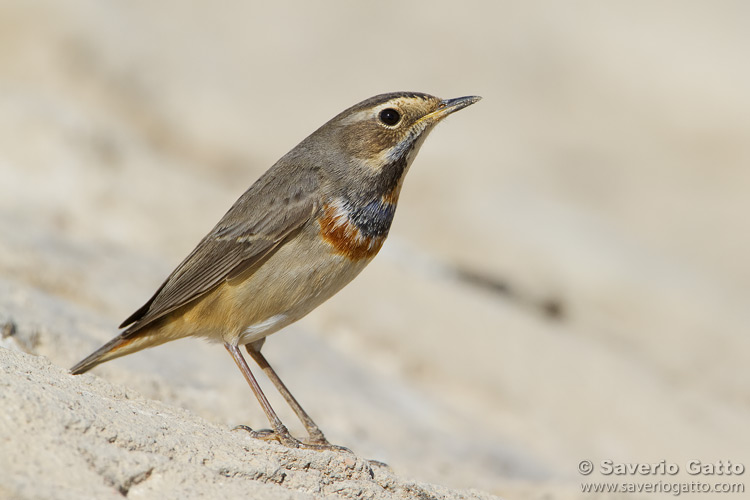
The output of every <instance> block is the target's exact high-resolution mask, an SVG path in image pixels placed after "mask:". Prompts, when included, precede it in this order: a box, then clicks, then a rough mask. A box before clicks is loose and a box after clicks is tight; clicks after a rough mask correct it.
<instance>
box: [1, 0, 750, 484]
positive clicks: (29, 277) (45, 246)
mask: <svg viewBox="0 0 750 500" xmlns="http://www.w3.org/2000/svg"><path fill="white" fill-rule="evenodd" d="M748 19H750V4H748V3H747V2H741V1H734V2H733V1H725V2H697V1H696V2H691V1H680V2H677V1H673V2H669V1H666V2H626V1H621V2H619V1H618V2H594V1H573V2H553V1H535V2H481V1H468V2H461V3H460V4H458V3H453V2H445V1H429V2H428V1H414V2H395V1H389V2H370V3H359V2H357V3H353V2H345V1H325V2H302V1H296V2H292V1H282V2H274V3H271V2H268V3H260V2H240V1H234V0H233V1H226V2H221V3H219V4H217V3H209V2H202V3H201V2H190V3H189V5H188V4H186V3H185V2H179V1H175V0H165V1H161V2H157V3H154V2H147V1H131V2H125V1H111V2H97V1H93V0H90V1H85V0H76V1H69V2H64V3H61V2H54V1H49V0H46V1H45V0H39V1H33V2H12V1H11V2H2V3H0V235H1V236H0V277H1V278H2V280H3V281H5V282H6V283H8V284H9V286H8V288H7V289H8V290H11V292H8V293H6V294H5V296H4V297H0V302H1V303H2V308H3V314H4V315H6V316H11V317H14V318H16V320H17V321H20V320H19V318H23V317H24V314H27V313H26V312H24V311H26V309H24V308H23V307H22V306H21V305H19V304H21V303H22V302H23V301H22V300H21V299H18V297H19V293H21V292H19V290H27V291H29V292H28V293H31V292H30V290H33V291H34V293H36V292H38V291H40V292H43V293H45V294H48V295H50V296H52V297H54V298H56V299H59V300H60V301H61V303H62V304H63V305H65V307H68V306H69V307H71V308H74V309H75V311H78V313H76V314H80V315H82V316H80V317H82V318H85V319H80V320H76V321H77V322H76V321H73V322H72V323H70V324H69V326H68V327H65V328H63V327H61V326H60V325H59V324H56V322H55V321H54V320H52V319H50V321H48V322H46V320H44V319H42V318H43V317H46V316H43V315H36V316H34V315H29V316H28V318H27V319H26V320H25V321H26V323H24V322H23V321H20V322H19V330H21V331H22V332H23V331H28V332H31V331H33V332H35V334H34V335H35V337H34V339H33V342H31V341H29V342H28V345H27V347H28V350H30V351H32V352H36V353H38V354H42V355H46V356H48V357H49V358H50V359H51V360H52V361H53V362H54V363H55V364H60V365H61V366H70V365H71V364H72V363H74V362H75V361H78V360H79V359H80V358H82V357H83V356H84V355H86V354H88V353H89V352H90V351H91V350H93V349H94V348H96V347H98V346H99V345H100V344H101V343H102V342H104V341H106V340H108V339H109V338H110V337H112V336H114V334H115V333H116V325H117V324H119V322H120V321H121V320H122V319H124V318H125V317H126V316H127V315H129V314H130V313H131V312H133V311H134V310H135V309H136V308H137V307H139V306H140V305H141V304H142V303H143V302H144V301H145V300H146V299H148V298H149V297H150V295H151V294H152V292H153V291H154V290H155V289H156V287H157V286H158V285H159V284H160V283H161V282H162V281H163V279H164V278H165V277H166V275H167V274H168V273H169V272H170V271H171V270H172V269H173V268H174V266H175V265H176V264H177V263H178V262H179V261H180V260H181V259H182V258H183V257H184V256H185V255H186V254H187V253H188V252H189V251H190V250H191V249H192V248H193V247H194V245H195V244H196V243H197V242H198V241H199V239H200V238H201V237H202V236H203V235H204V234H205V233H206V232H208V230H209V229H210V228H211V227H212V226H213V224H214V223H215V222H216V221H217V220H218V219H219V218H220V217H221V215H223V213H224V212H225V211H226V210H227V209H228V208H229V207H230V206H231V204H232V203H233V202H234V201H235V199H236V198H237V197H238V196H239V195H240V194H241V193H242V192H243V191H244V190H245V189H246V188H247V187H248V186H249V185H250V184H251V183H252V182H253V181H254V180H255V179H256V178H257V177H258V176H259V175H260V174H261V173H262V172H263V171H265V170H266V169H267V168H268V167H270V166H271V165H272V164H273V162H275V161H276V160H277V159H278V158H279V157H281V156H282V155H283V154H284V153H285V152H287V151H288V150H289V149H291V148H292V147H294V146H295V145H296V144H297V143H298V142H299V141H301V140H302V139H303V138H304V137H305V136H307V135H308V134H309V133H311V132H312V131H313V130H315V129H316V128H317V127H318V126H320V125H322V124H323V123H324V122H325V121H327V120H328V119H330V118H331V117H333V116H334V115H336V114H337V113H338V112H340V111H342V110H343V109H345V108H347V107H349V106H350V105H352V104H354V103H356V102H358V101H360V100H362V99H365V98H367V97H370V96H372V95H375V94H379V93H383V92H389V91H395V90H415V91H422V92H428V93H432V94H434V95H438V96H441V97H446V98H447V97H457V96H463V95H481V96H483V97H484V99H483V100H482V101H481V102H480V103H478V104H477V105H475V106H472V107H471V108H469V109H467V110H465V111H463V112H462V113H459V114H456V115H454V116H452V117H451V118H450V119H449V120H446V122H445V123H444V124H442V125H441V126H440V127H439V128H438V129H437V130H435V131H434V132H433V133H432V134H431V136H430V138H429V139H428V140H427V142H426V144H425V146H424V147H423V148H422V150H421V153H420V155H419V157H418V158H417V160H416V161H415V163H414V165H413V167H412V169H411V171H410V173H409V176H408V179H407V181H406V183H405V186H404V190H403V192H402V196H401V202H400V206H399V210H398V214H397V216H396V220H395V222H394V226H393V228H392V230H391V236H390V238H389V241H388V242H387V243H386V245H385V247H384V249H383V250H382V252H381V255H380V256H379V257H378V258H377V259H375V261H374V262H373V263H372V264H371V265H370V267H369V268H368V269H366V270H365V272H364V273H363V274H362V275H361V276H360V277H359V279H357V280H355V282H353V283H352V284H351V285H350V286H349V287H347V288H346V289H345V290H344V291H343V292H341V293H340V294H339V295H337V296H336V297H335V298H333V299H331V300H330V301H329V302H328V303H326V304H324V306H322V307H321V308H319V309H318V310H316V311H315V312H314V313H312V314H311V315H310V316H309V317H307V318H305V319H304V320H302V321H300V322H299V323H298V324H297V325H295V326H293V327H290V328H288V329H287V330H286V331H284V332H283V333H280V334H279V335H275V336H273V337H271V338H270V339H269V342H267V344H266V347H265V349H264V352H265V353H266V355H267V356H268V358H269V360H271V362H272V363H275V364H276V365H277V369H278V370H279V372H280V373H281V375H282V377H283V378H284V379H285V381H286V382H287V384H288V385H289V386H290V388H291V389H292V391H293V392H294V394H295V395H297V397H298V399H299V400H300V401H301V402H302V404H303V406H305V407H306V408H308V409H309V411H310V412H311V414H312V415H313V416H314V418H315V419H316V420H317V422H318V423H319V424H320V425H321V427H322V428H323V429H324V430H325V431H326V433H327V435H328V436H329V438H331V440H332V441H334V442H336V443H339V444H342V445H345V446H348V447H351V448H353V449H354V450H355V451H357V453H358V454H360V455H362V456H369V457H372V458H376V459H379V460H383V461H385V462H388V463H389V464H390V465H391V466H392V467H393V468H394V470H396V471H397V472H398V473H399V474H403V475H406V476H409V477H414V478H418V479H420V480H424V481H431V482H437V483H440V484H444V485H447V486H452V487H460V488H470V487H476V488H480V489H484V490H488V491H491V492H493V493H496V494H500V495H506V496H508V497H513V498H539V497H541V496H543V495H549V496H548V497H549V498H568V497H570V498H575V497H577V496H578V495H580V493H579V492H580V487H579V486H578V482H580V478H581V476H580V475H579V474H578V472H577V464H578V462H579V461H581V460H583V459H588V460H592V461H593V462H594V463H595V464H598V463H599V462H600V461H601V460H606V459H609V460H613V461H615V462H618V461H619V462H658V461H660V460H666V461H667V462H675V463H678V464H680V467H681V469H684V467H683V465H682V464H684V463H685V462H686V461H687V460H688V459H698V460H702V461H704V462H714V461H716V460H719V459H723V460H732V461H733V462H740V463H744V464H745V465H746V466H748V467H750V435H748V433H747V432H746V428H747V422H748V421H750V395H749V393H748V389H747V388H748V387H749V386H750V367H749V366H750V363H748V353H750V335H748V334H749V333H750V328H749V326H750V307H749V306H748V304H750V264H749V263H748V262H749V261H748V255H750V217H749V216H748V213H749V212H750V168H749V167H750V98H749V97H748V89H749V88H750V65H748V59H747V58H748V51H749V50H750V30H748V29H747V26H748V24H747V21H748ZM21 295H23V294H21ZM63 309H65V308H63ZM29 314H30V313H29ZM70 314H73V313H70ZM48 316H49V315H48ZM63 316H64V315H63ZM71 317H72V316H71ZM76 317H78V316H76ZM66 328H67V329H66ZM95 373H97V374H99V375H101V376H103V377H106V378H108V379H109V380H112V381H114V382H119V383H123V384H127V385H129V386H131V387H134V388H135V389H136V390H138V391H139V392H141V393H142V394H144V395H145V396H147V397H153V398H155V399H160V400H164V401H168V402H173V403H174V404H176V405H180V406H183V407H186V408H188V409H190V410H191V411H195V412H196V413H199V414H201V415H203V416H205V417H206V418H207V419H210V420H212V421H215V422H220V423H226V424H227V425H234V424H237V423H248V424H250V425H256V426H258V425H264V421H263V415H262V413H261V411H260V409H259V408H256V406H257V405H256V404H255V402H254V400H252V396H251V393H250V391H249V389H248V388H247V387H246V385H245V383H244V381H243V380H242V377H241V376H240V374H239V373H238V372H237V371H236V368H235V367H234V366H233V364H232V363H231V361H230V360H229V357H228V356H226V353H225V352H224V350H223V349H221V348H220V347H219V346H207V345H204V344H203V343H202V342H198V341H184V342H183V341H180V342H176V343H174V344H170V345H167V346H163V347H160V348H157V349H153V350H151V351H149V352H146V353H139V354H136V355H134V356H130V357H128V358H124V359H122V360H118V361H115V362H113V363H110V364H107V365H103V366H102V367H101V368H99V369H97V371H95ZM272 402H275V404H276V406H277V409H279V410H280V412H281V413H283V415H284V418H285V420H287V421H289V423H290V424H293V417H292V416H291V415H290V413H289V412H286V413H284V411H282V407H283V403H282V402H280V400H279V399H278V398H277V399H272ZM292 426H293V427H294V425H292ZM295 430H297V431H298V432H299V430H300V428H299V427H295ZM590 477H591V478H592V480H595V479H596V478H597V474H596V473H595V474H593V475H592V476H590ZM598 477H599V478H600V479H601V476H598ZM682 479H683V480H685V481H687V480H690V479H691V477H689V476H682ZM693 479H694V478H693ZM584 497H586V496H584ZM586 498H590V496H589V497H586Z"/></svg>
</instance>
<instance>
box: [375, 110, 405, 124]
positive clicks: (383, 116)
mask: <svg viewBox="0 0 750 500" xmlns="http://www.w3.org/2000/svg"><path fill="white" fill-rule="evenodd" d="M379 116H380V121H381V122H383V123H385V124H386V125H390V126H393V125H395V124H397V123H398V121H399V120H400V119H401V114H400V113H399V112H398V111H396V110H395V109H393V108H386V109H384V110H383V111H381V112H380V115H379Z"/></svg>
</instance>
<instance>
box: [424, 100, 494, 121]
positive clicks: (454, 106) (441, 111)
mask: <svg viewBox="0 0 750 500" xmlns="http://www.w3.org/2000/svg"><path fill="white" fill-rule="evenodd" d="M481 99H482V98H481V97H479V96H478V95H470V96H466V97H456V98H455V99H443V100H442V101H440V104H438V107H437V109H436V110H435V111H433V112H432V113H429V114H428V115H427V116H425V117H424V118H423V120H424V119H428V120H430V121H431V122H433V123H437V122H439V121H440V120H442V119H443V118H445V117H446V116H448V115H449V114H451V113H455V112H456V111H458V110H460V109H464V108H465V107H466V106H471V105H472V104H474V103H475V102H477V101H480V100H481Z"/></svg>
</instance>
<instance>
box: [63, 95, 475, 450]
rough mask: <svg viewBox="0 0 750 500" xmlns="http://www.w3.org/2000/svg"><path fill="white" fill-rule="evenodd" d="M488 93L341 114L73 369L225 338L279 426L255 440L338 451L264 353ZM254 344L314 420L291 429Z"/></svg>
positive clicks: (347, 277)
mask: <svg viewBox="0 0 750 500" xmlns="http://www.w3.org/2000/svg"><path fill="white" fill-rule="evenodd" d="M479 99H480V97H476V96H470V97H459V98H457V99H440V98H437V97H434V96H431V95H428V94H422V93H417V92H395V93H390V94H382V95H378V96H375V97H372V98H370V99H367V100H365V101H362V102H360V103H359V104H356V105H354V106H352V107H351V108H349V109H347V110H346V111H344V112H342V113H340V114H339V115H337V116H336V117H334V118H333V119H332V120H330V121H329V122H328V123H326V124H325V125H323V126H322V127H320V128H319V129H318V130H316V131H315V132H313V133H312V134H311V135H310V136H309V137H307V138H306V139H305V140H303V141H302V142H301V143H300V144H299V145H297V147H295V148H294V149H292V150H291V151H289V152H288V153H287V154H286V155H284V156H283V157H282V158H281V159H280V160H279V161H277V162H276V164H275V165H273V166H272V167H271V168H270V169H269V170H268V171H267V172H266V173H264V174H263V175H262V176H261V177H260V178H259V179H258V180H257V181H256V182H255V183H254V184H253V185H252V186H250V188H249V189H248V190H247V191H246V192H245V193H244V194H243V195H242V196H240V198H239V199H238V200H237V202H236V203H235V204H234V205H233V206H232V208H230V209H229V211H228V212H227V213H226V214H225V215H224V217H222V219H221V220H220V221H219V222H218V224H216V226H215V227H214V228H213V229H212V230H211V231H210V232H209V233H208V235H206V236H205V237H204V238H203V239H202V240H201V241H200V243H199V244H198V246H197V247H196V248H195V249H194V250H193V251H192V252H191V253H190V255H188V256H187V258H185V260H183V261H182V263H181V264H180V265H179V266H177V269H175V270H174V271H173V272H172V274H170V275H169V277H168V278H167V279H166V281H164V283H163V284H162V285H161V286H160V287H159V289H158V290H157V291H156V293H155V294H154V295H153V297H151V299H149V300H148V302H146V303H145V304H144V305H143V307H141V308H140V309H138V310H137V311H136V312H134V313H133V314H132V315H131V316H130V317H129V318H127V319H126V320H125V321H124V322H123V323H122V324H121V325H120V328H125V330H124V331H123V332H122V333H120V334H119V335H118V336H117V337H115V338H114V339H112V340H111V341H110V342H108V343H107V344H105V345H104V346H102V347H101V348H99V349H98V350H97V351H95V352H94V353H93V354H91V355H90V356H88V357H87V358H86V359H84V360H83V361H81V362H80V363H78V364H77V365H75V366H74V367H73V368H72V369H71V372H72V373H73V374H79V373H83V372H85V371H87V370H90V369H91V368H93V367H94V366H96V365H98V364H100V363H103V362H105V361H109V360H111V359H114V358H118V357H120V356H124V355H126V354H130V353H133V352H136V351H140V350H141V349H145V348H147V347H152V346H156V345H159V344H163V343H165V342H168V341H170V340H175V339H179V338H182V337H188V336H194V337H203V338H206V339H208V340H210V341H214V342H221V343H223V344H224V347H225V348H226V350H227V351H229V354H230V355H231V356H232V358H233V359H234V361H235V363H236V364H237V366H238V367H239V369H240V371H241V372H242V374H243V375H244V377H245V379H246V380H247V382H248V383H249V384H250V387H251V388H252V390H253V392H254V393H255V396H256V397H257V399H258V401H259V403H260V405H261V406H262V407H263V410H264V412H265V413H266V416H267V417H268V420H269V421H270V423H271V426H272V427H273V429H271V430H261V431H253V430H252V429H250V428H249V427H246V426H240V427H241V428H243V429H245V430H247V431H249V432H251V434H252V435H253V436H254V437H257V438H261V439H271V440H278V441H279V442H280V443H282V444H284V445H286V446H289V447H305V448H313V449H326V448H336V447H334V446H332V445H331V444H330V443H329V442H328V441H327V440H326V438H325V436H324V435H323V433H322V432H321V431H320V429H319V428H318V426H317V425H316V424H315V422H313V420H312V419H311V418H310V416H309V415H308V414H307V413H306V412H305V411H304V410H303V409H302V407H301V406H300V405H299V403H298V402H297V400H296V399H295V398H294V397H293V396H292V394H291V393H290V392H289V390H288V389H287V388H286V386H285V385H284V383H283V382H282V381H281V379H279V377H278V375H277V374H276V372H275V370H274V369H273V368H272V367H271V365H269V364H268V361H267V360H266V358H265V357H264V356H263V354H261V352H260V351H261V347H262V346H263V343H264V342H265V340H266V337H267V336H268V335H270V334H272V333H274V332H276V331H278V330H280V329H281V328H283V327H285V326H287V325H289V324H291V323H293V322H295V321H297V320H298V319H300V318H302V317H303V316H305V315H306V314H307V313H309V312H310V311H312V310H313V309H315V308H316V307H317V306H319V305H320V304H321V303H323V302H324V301H325V300H327V299H328V298H329V297H331V296H333V295H334V294H335V293H336V292H338V291H339V290H341V288H342V287H344V285H346V284H347V283H349V282H350V281H351V280H352V279H354V277H355V276H357V275H358V274H359V273H360V272H361V271H362V269H363V268H364V267H365V266H366V265H367V264H368V263H369V262H370V261H371V260H372V259H373V257H375V255H376V254H377V253H378V251H379V250H380V248H381V246H382V245H383V242H384V241H385V238H386V236H387V235H388V231H389V229H390V227H391V222H392V220H393V216H394V213H395V211H396V203H397V201H398V197H399V193H400V192H401V186H402V184H403V181H404V176H405V175H406V172H407V170H408V169H409V166H410V165H411V163H412V161H413V160H414V157H415V156H416V155H417V152H418V151H419V148H420V147H421V145H422V143H423V142H424V140H425V138H426V137H427V135H428V134H429V133H430V131H431V130H432V129H433V128H434V127H435V125H437V124H438V123H439V122H440V121H441V120H442V119H443V118H445V117H446V116H448V115H450V114H451V113H454V112H455V111H458V110H460V109H463V108H465V107H467V106H469V105H471V104H474V103H475V102H477V101H478V100H479ZM243 345H244V346H245V348H246V349H247V352H248V353H249V354H250V357H252V359H253V360H254V361H255V362H256V363H257V364H258V365H259V366H260V368H261V369H262V370H263V372H264V373H265V374H266V375H267V376H268V378H269V379H270V380H271V382H272V383H273V384H274V385H275V386H276V388H277V389H278V391H279V392H280V393H281V395H282V396H283V397H284V399H285V400H286V401H287V402H288V403H289V405H290V406H291V408H292V409H293V410H294V412H295V413H296V414H297V416H298V417H299V418H300V420H301V421H302V423H303V424H304V426H305V428H306V430H307V432H308V434H309V437H308V439H306V440H305V441H304V442H303V441H300V440H298V439H296V438H294V437H292V436H291V434H290V433H289V431H288V430H287V428H286V427H285V426H284V424H283V423H282V422H281V420H280V419H279V418H278V416H277V415H276V412H275V411H274V410H273V408H271V405H270V404H269V402H268V400H267V399H266V396H265V395H264V394H263V392H262V391H261V389H260V386H259V385H258V382H257V381H256V379H255V377H254V376H253V374H252V372H251V371H250V368H249V366H248V365H247V362H246V361H245V358H244V357H243V355H242V353H241V351H240V349H239V346H243Z"/></svg>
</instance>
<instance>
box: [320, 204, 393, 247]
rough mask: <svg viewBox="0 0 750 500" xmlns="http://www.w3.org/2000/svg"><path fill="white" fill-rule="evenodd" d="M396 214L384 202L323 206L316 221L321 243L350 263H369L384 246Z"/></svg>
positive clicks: (391, 205) (391, 206)
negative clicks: (364, 260)
mask: <svg viewBox="0 0 750 500" xmlns="http://www.w3.org/2000/svg"><path fill="white" fill-rule="evenodd" d="M395 212H396V204H395V203H393V202H391V201H390V200H389V199H387V198H381V199H376V200H373V201H370V202H368V203H360V204H354V203H351V202H348V201H346V200H343V199H338V200H335V201H332V202H330V203H327V204H325V205H324V206H323V211H322V214H321V215H320V216H319V217H318V224H319V225H320V234H321V237H322V238H323V240H324V241H325V242H326V243H328V245H330V246H331V249H332V250H333V252H334V253H338V254H340V255H343V256H345V257H347V258H348V259H350V260H353V261H359V260H363V259H371V258H373V257H375V255H376V254H377V253H378V251H379V250H380V247H382V246H383V242H384V241H385V238H386V236H388V231H389V230H390V228H391V222H393V216H394V214H395Z"/></svg>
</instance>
